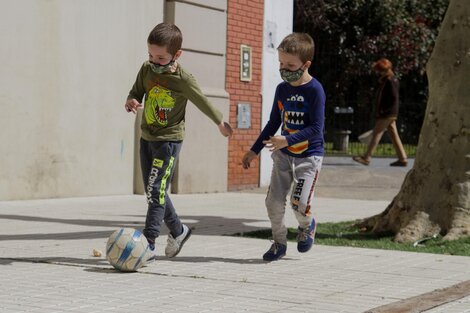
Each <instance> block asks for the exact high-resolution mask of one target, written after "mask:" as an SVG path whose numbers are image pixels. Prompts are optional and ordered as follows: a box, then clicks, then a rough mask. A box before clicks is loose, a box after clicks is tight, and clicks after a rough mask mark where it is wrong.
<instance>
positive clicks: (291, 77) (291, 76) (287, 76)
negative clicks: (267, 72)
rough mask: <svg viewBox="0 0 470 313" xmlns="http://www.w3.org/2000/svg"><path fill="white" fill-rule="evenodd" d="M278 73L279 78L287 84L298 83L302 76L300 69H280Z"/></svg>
mask: <svg viewBox="0 0 470 313" xmlns="http://www.w3.org/2000/svg"><path fill="white" fill-rule="evenodd" d="M279 72H280V73H281V78H282V79H283V80H284V81H285V82H288V83H292V82H295V81H298V80H299V79H300V78H301V77H302V75H303V74H304V70H303V69H302V68H299V69H298V70H297V71H289V70H286V69H280V70H279Z"/></svg>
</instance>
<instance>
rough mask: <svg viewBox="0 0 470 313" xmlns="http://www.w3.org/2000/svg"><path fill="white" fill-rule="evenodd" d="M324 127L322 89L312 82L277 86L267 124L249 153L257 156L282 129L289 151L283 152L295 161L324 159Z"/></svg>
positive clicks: (323, 93) (284, 150)
mask: <svg viewBox="0 0 470 313" xmlns="http://www.w3.org/2000/svg"><path fill="white" fill-rule="evenodd" d="M324 123H325V92H324V91H323V87H322V85H321V84H320V83H319V82H318V80H316V79H315V78H312V80H311V81H309V82H308V83H306V84H304V85H301V86H296V87H294V86H292V85H291V84H289V83H286V82H283V83H280V84H279V85H278V86H277V88H276V93H275V95H274V103H273V108H272V110H271V115H270V117H269V121H268V123H267V124H266V126H265V127H264V129H263V131H262V132H261V134H260V135H259V137H258V139H257V140H256V142H255V143H254V144H253V146H252V147H251V150H252V151H253V152H255V153H256V154H259V152H260V151H261V149H263V148H264V144H263V140H268V139H269V137H271V136H274V134H275V133H276V132H277V130H278V129H279V126H281V125H282V129H281V134H282V135H283V136H285V137H286V139H287V142H288V144H289V146H288V147H286V148H283V149H281V151H282V152H284V153H286V154H288V155H290V156H293V157H298V158H305V157H309V156H312V155H316V156H323V153H324V149H323V143H324V140H323V127H324Z"/></svg>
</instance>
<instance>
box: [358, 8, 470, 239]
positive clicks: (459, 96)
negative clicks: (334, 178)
mask: <svg viewBox="0 0 470 313" xmlns="http://www.w3.org/2000/svg"><path fill="white" fill-rule="evenodd" d="M426 71H427V75H428V79H429V100H428V104H427V108H426V113H425V119H424V122H423V126H422V129H421V133H420V138H419V142H418V147H417V152H416V159H415V162H414V166H413V168H412V169H411V170H410V171H409V172H408V174H407V176H406V177H405V180H404V181H403V184H402V186H401V189H400V191H399V192H398V194H397V195H396V196H395V198H394V199H393V201H392V202H391V203H390V204H389V205H388V207H387V208H386V209H385V211H384V212H382V213H381V214H379V215H376V216H372V217H370V218H367V219H365V220H363V221H362V222H361V223H359V226H360V227H366V228H367V229H368V230H371V231H373V232H374V233H376V234H393V235H395V241H397V242H413V241H416V240H419V239H421V238H423V237H428V236H432V235H434V234H437V233H440V234H441V235H442V236H444V238H443V239H444V240H454V239H459V238H463V237H466V236H470V103H469V102H470V1H468V0H451V1H450V4H449V7H448V9H447V12H446V15H445V17H444V20H443V22H442V25H441V30H440V32H439V35H438V37H437V40H436V44H435V47H434V50H433V52H432V55H431V58H430V59H429V62H428V64H427V66H426Z"/></svg>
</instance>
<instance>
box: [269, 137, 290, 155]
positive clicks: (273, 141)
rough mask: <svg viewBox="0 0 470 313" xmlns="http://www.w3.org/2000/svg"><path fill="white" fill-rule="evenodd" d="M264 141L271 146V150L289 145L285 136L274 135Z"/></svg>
mask: <svg viewBox="0 0 470 313" xmlns="http://www.w3.org/2000/svg"><path fill="white" fill-rule="evenodd" d="M263 143H264V144H265V145H266V147H268V148H269V151H277V150H280V149H282V148H285V147H287V146H289V144H288V143H287V139H286V137H285V136H273V137H270V138H269V140H264V141H263Z"/></svg>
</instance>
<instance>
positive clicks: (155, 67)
mask: <svg viewBox="0 0 470 313" xmlns="http://www.w3.org/2000/svg"><path fill="white" fill-rule="evenodd" d="M173 64H175V60H171V61H170V62H168V63H167V64H165V65H160V64H157V63H153V62H150V68H151V69H152V71H153V72H155V73H157V74H163V73H166V72H169V71H170V69H171V67H172V66H173Z"/></svg>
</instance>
